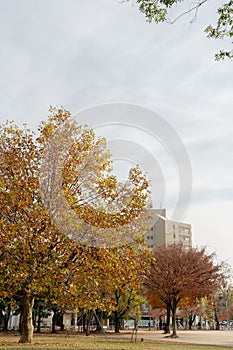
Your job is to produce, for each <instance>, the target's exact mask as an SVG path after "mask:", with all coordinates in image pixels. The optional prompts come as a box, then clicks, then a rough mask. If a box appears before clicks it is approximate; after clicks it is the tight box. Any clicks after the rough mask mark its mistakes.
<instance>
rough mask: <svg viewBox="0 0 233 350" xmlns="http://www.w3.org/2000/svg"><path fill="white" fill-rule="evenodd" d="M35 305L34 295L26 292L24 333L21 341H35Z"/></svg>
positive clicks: (23, 319) (23, 321)
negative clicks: (33, 315) (33, 310)
mask: <svg viewBox="0 0 233 350" xmlns="http://www.w3.org/2000/svg"><path fill="white" fill-rule="evenodd" d="M33 305H34V297H33V296H31V295H30V294H26V295H25V296H24V299H23V315H22V334H21V337H20V340H19V343H32V341H33V324H32V309H33Z"/></svg>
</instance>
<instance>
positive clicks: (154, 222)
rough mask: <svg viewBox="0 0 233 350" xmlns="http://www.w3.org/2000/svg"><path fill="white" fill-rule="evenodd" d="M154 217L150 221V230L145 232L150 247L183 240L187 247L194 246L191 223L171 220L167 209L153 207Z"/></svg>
mask: <svg viewBox="0 0 233 350" xmlns="http://www.w3.org/2000/svg"><path fill="white" fill-rule="evenodd" d="M151 213H152V214H153V218H152V219H151V220H150V222H149V226H150V230H149V231H148V232H147V233H146V234H145V241H146V244H147V245H148V247H149V248H150V249H154V248H155V247H156V246H161V245H165V246H167V245H169V244H177V243H180V242H182V243H183V245H184V248H185V249H190V248H191V247H192V227H191V225H190V224H186V223H183V222H181V223H179V222H176V221H171V220H169V219H168V218H167V217H166V209H151Z"/></svg>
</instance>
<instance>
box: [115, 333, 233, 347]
mask: <svg viewBox="0 0 233 350" xmlns="http://www.w3.org/2000/svg"><path fill="white" fill-rule="evenodd" d="M177 334H178V336H179V338H177V339H172V338H166V337H165V334H163V333H162V332H161V331H157V330H151V331H149V330H148V331H142V330H139V331H138V336H137V338H138V339H140V338H143V339H148V340H158V341H166V342H172V343H176V342H179V343H191V344H201V345H219V346H226V347H229V348H233V330H229V331H223V330H221V331H202V330H196V331H188V330H187V331H182V330H180V331H178V332H177ZM112 336H113V337H114V335H111V337H112ZM117 337H118V338H122V339H130V338H131V334H130V332H127V333H126V332H122V333H120V335H117Z"/></svg>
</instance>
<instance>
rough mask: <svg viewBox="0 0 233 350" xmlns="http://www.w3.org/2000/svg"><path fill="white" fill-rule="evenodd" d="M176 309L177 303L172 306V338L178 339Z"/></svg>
mask: <svg viewBox="0 0 233 350" xmlns="http://www.w3.org/2000/svg"><path fill="white" fill-rule="evenodd" d="M176 308H177V303H176V302H174V303H173V305H172V326H173V330H172V335H171V336H170V337H171V338H178V335H177V333H176Z"/></svg>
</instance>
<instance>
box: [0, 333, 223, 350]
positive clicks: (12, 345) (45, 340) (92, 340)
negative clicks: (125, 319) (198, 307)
mask: <svg viewBox="0 0 233 350" xmlns="http://www.w3.org/2000/svg"><path fill="white" fill-rule="evenodd" d="M18 341H19V336H18V335H6V334H5V335H1V336H0V349H1V350H37V349H44V350H46V349H59V350H61V349H65V350H74V349H79V350H87V349H88V350H108V349H109V350H110V349H112V350H147V349H148V350H150V349H153V350H223V349H228V350H229V348H227V347H219V346H211V345H207V346H200V345H190V344H178V343H176V344H168V343H165V342H163V343H162V342H157V341H147V340H144V341H143V342H142V341H140V339H139V340H137V341H136V342H130V341H128V340H121V339H119V340H118V339H109V338H105V337H103V336H102V337H100V336H89V337H86V336H83V335H77V336H76V335H75V336H73V335H69V336H67V335H63V336H61V335H58V336H57V335H35V336H34V343H33V344H30V345H28V344H27V345H25V344H18Z"/></svg>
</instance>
